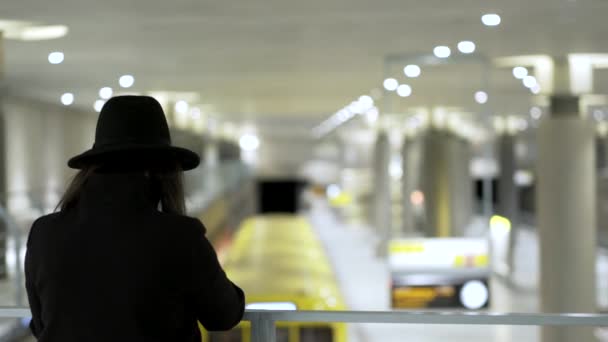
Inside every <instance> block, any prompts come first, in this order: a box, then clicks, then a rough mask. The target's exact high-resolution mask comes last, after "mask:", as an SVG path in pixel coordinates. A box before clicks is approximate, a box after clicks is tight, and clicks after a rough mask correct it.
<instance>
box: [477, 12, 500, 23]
mask: <svg viewBox="0 0 608 342" xmlns="http://www.w3.org/2000/svg"><path fill="white" fill-rule="evenodd" d="M481 22H482V23H483V24H484V25H486V26H498V25H500V22H501V19H500V16H499V15H498V14H496V13H488V14H484V15H482V16H481Z"/></svg>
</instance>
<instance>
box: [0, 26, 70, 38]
mask: <svg viewBox="0 0 608 342" xmlns="http://www.w3.org/2000/svg"><path fill="white" fill-rule="evenodd" d="M66 34H68V27H67V26H64V25H46V26H27V27H23V28H20V29H19V30H15V31H14V32H9V33H8V34H7V35H6V37H7V38H11V39H19V40H26V41H34V40H49V39H57V38H61V37H64V36H65V35H66Z"/></svg>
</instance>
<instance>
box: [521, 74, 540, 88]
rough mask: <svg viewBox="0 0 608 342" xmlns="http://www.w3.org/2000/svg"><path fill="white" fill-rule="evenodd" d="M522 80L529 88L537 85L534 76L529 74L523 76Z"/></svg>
mask: <svg viewBox="0 0 608 342" xmlns="http://www.w3.org/2000/svg"><path fill="white" fill-rule="evenodd" d="M523 82H524V86H525V87H526V88H529V89H532V87H534V86H536V85H538V82H536V77H534V76H530V75H528V76H526V77H524V79H523Z"/></svg>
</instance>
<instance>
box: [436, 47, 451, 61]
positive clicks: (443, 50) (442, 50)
mask: <svg viewBox="0 0 608 342" xmlns="http://www.w3.org/2000/svg"><path fill="white" fill-rule="evenodd" d="M433 53H434V54H435V56H436V57H437V58H448V57H450V54H452V51H451V50H450V48H449V47H447V46H443V45H441V46H436V47H435V48H434V49H433Z"/></svg>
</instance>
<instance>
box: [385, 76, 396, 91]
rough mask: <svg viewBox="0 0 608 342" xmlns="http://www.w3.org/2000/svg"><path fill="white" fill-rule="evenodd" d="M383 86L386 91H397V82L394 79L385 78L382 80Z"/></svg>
mask: <svg viewBox="0 0 608 342" xmlns="http://www.w3.org/2000/svg"><path fill="white" fill-rule="evenodd" d="M383 85H384V89H386V90H388V91H395V90H397V87H399V82H397V80H396V79H394V78H387V79H385V80H384V83H383Z"/></svg>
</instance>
